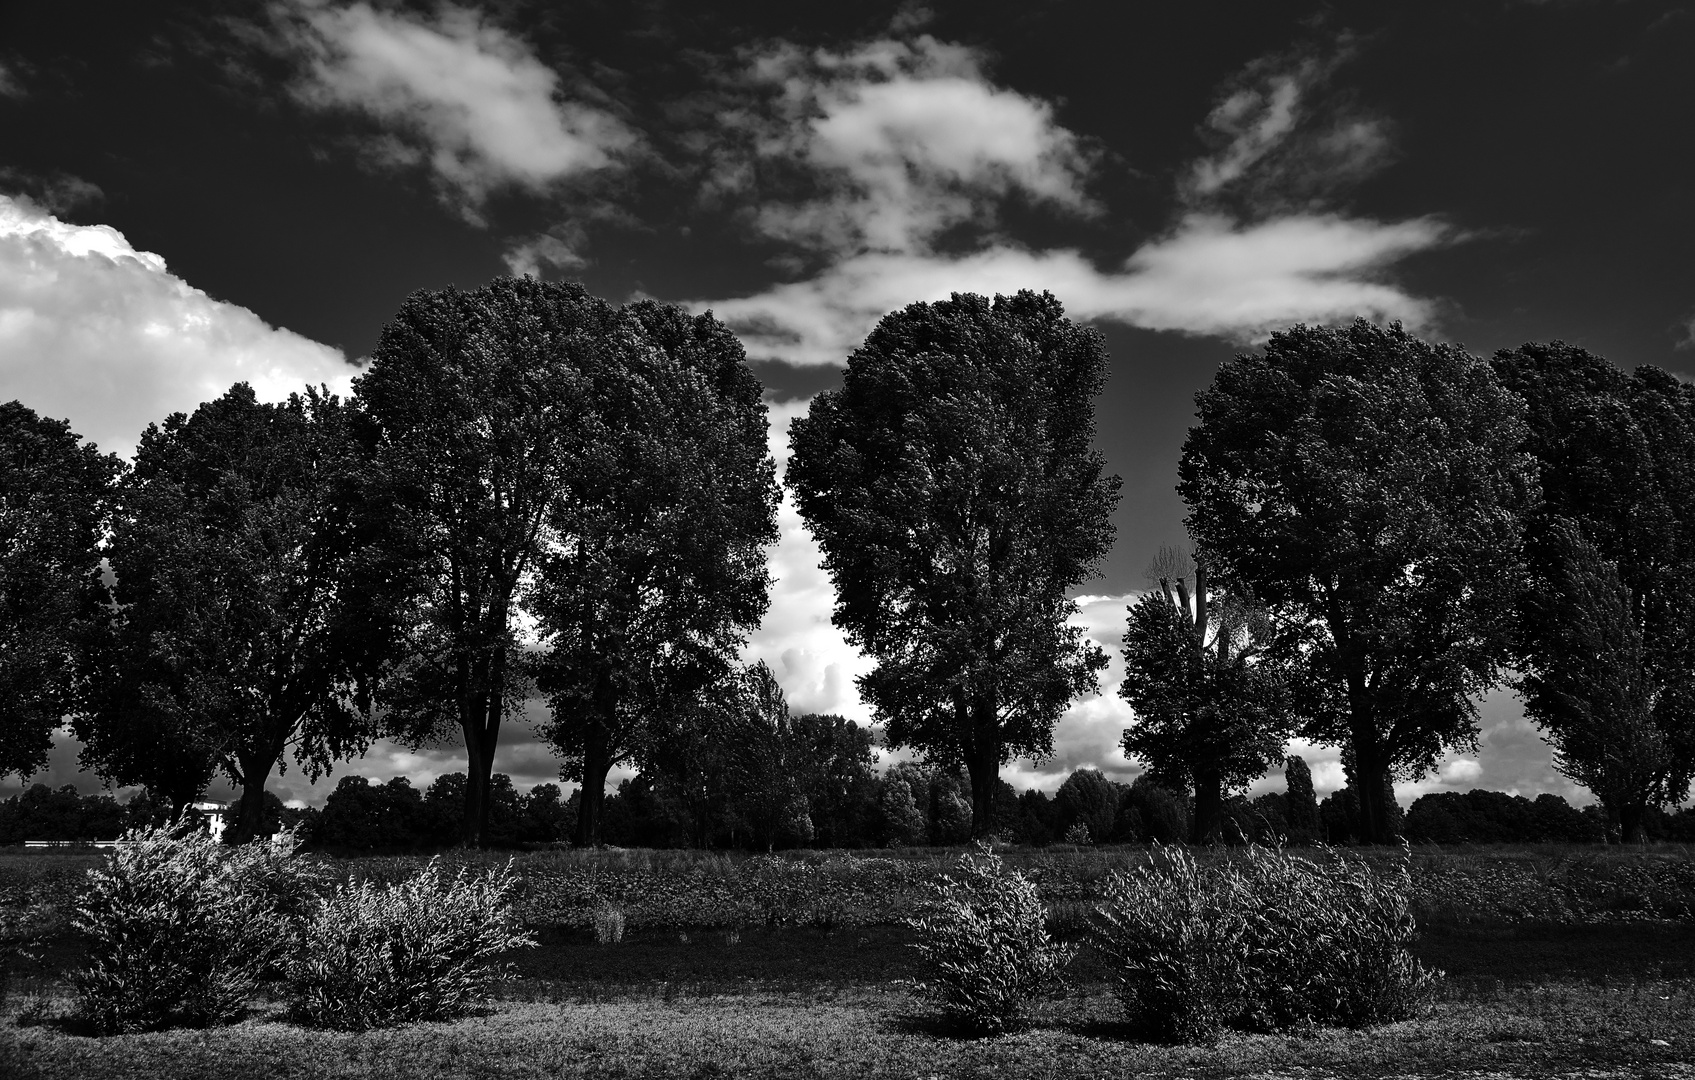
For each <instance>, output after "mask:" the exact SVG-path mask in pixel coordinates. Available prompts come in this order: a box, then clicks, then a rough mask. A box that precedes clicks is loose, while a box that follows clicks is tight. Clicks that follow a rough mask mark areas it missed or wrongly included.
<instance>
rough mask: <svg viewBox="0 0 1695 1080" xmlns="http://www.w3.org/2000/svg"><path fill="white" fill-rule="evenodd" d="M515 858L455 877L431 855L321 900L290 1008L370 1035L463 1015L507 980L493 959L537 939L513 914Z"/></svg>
mask: <svg viewBox="0 0 1695 1080" xmlns="http://www.w3.org/2000/svg"><path fill="white" fill-rule="evenodd" d="M514 884H515V881H514V878H513V875H512V868H511V864H510V863H509V864H507V866H506V867H504V868H502V869H498V870H491V871H489V872H488V873H486V874H481V875H475V876H471V877H467V876H466V874H465V872H464V870H463V869H461V870H460V872H459V873H458V874H456V875H455V876H454V877H453V878H452V879H451V880H449V879H446V878H444V877H443V876H442V873H441V869H440V867H439V866H438V865H437V863H436V861H435V860H433V859H432V860H431V861H430V862H429V863H428V864H427V865H426V866H425V867H424V868H423V869H422V870H420V871H418V873H416V874H414V875H413V876H412V877H411V878H409V879H407V880H405V881H400V882H395V883H392V884H388V885H377V884H374V883H372V882H370V881H361V882H359V883H357V884H353V883H349V884H344V885H342V886H340V887H338V888H337V889H335V890H334V891H333V892H331V893H330V894H329V895H328V896H325V897H323V898H322V899H320V900H319V901H318V904H317V907H316V909H315V910H314V911H313V912H312V913H311V915H310V917H309V918H308V919H307V921H306V925H305V929H304V935H303V942H302V947H301V950H300V954H299V955H298V956H297V957H295V958H294V959H293V960H292V961H291V962H290V964H289V965H288V981H289V997H290V1011H291V1013H292V1014H293V1016H294V1017H295V1018H296V1019H298V1020H301V1021H303V1022H305V1023H307V1024H311V1025H313V1026H316V1027H325V1028H333V1029H336V1030H341V1031H365V1030H368V1029H370V1028H377V1027H390V1026H393V1025H397V1024H404V1023H410V1022H412V1021H416V1020H440V1019H446V1018H449V1017H452V1016H456V1015H458V1014H460V1013H462V1012H463V1011H464V1010H465V1009H466V1008H468V1007H469V1005H470V1004H471V1003H472V1002H473V1001H475V1000H476V999H477V998H479V997H481V996H482V994H483V993H484V992H485V991H486V990H487V988H488V986H489V984H490V983H491V982H493V981H495V980H496V979H499V978H501V977H502V976H503V972H501V971H500V970H499V969H496V968H493V967H492V966H491V965H490V964H489V961H490V960H491V959H492V958H493V957H494V956H496V955H497V954H499V953H501V952H504V951H506V950H507V949H511V948H515V947H518V946H521V945H534V944H535V941H534V939H532V938H530V937H529V936H528V935H526V934H524V933H522V932H520V931H518V930H517V929H516V927H515V925H514V922H513V918H512V905H511V893H512V889H513V886H514Z"/></svg>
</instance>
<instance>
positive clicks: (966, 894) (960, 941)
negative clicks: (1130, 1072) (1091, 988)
mask: <svg viewBox="0 0 1695 1080" xmlns="http://www.w3.org/2000/svg"><path fill="white" fill-rule="evenodd" d="M911 925H912V928H913V929H914V930H916V931H917V933H918V942H917V945H916V947H917V949H918V952H919V954H920V955H922V956H923V957H924V960H925V962H926V963H927V964H928V965H929V968H930V977H929V982H928V986H929V990H930V992H931V994H932V995H933V996H934V997H936V998H937V999H939V1001H940V1003H941V1006H942V1012H943V1013H944V1015H946V1016H947V1017H948V1019H950V1020H952V1021H953V1022H955V1023H956V1024H958V1025H960V1026H961V1027H963V1028H965V1029H966V1030H968V1031H972V1032H975V1033H978V1034H983V1035H999V1034H1001V1033H1002V1032H1006V1031H1012V1030H1016V1029H1017V1028H1018V1027H1019V1026H1020V1025H1022V1023H1023V1022H1024V1019H1025V1017H1026V1015H1027V1012H1028V1009H1029V1007H1030V1004H1031V1003H1032V1002H1033V1001H1034V1000H1035V999H1036V998H1038V997H1039V996H1041V995H1042V994H1043V993H1045V992H1047V991H1048V990H1051V989H1053V988H1054V986H1055V984H1056V983H1057V982H1058V979H1059V973H1060V971H1061V969H1063V968H1064V967H1065V965H1066V964H1067V963H1068V962H1070V960H1071V957H1072V955H1073V954H1074V952H1075V949H1074V948H1072V947H1069V946H1065V945H1059V944H1056V943H1055V942H1054V941H1052V940H1051V939H1050V938H1049V937H1048V930H1047V924H1046V916H1045V913H1044V911H1043V910H1042V901H1041V897H1040V896H1038V895H1037V892H1036V887H1035V886H1034V885H1032V884H1031V883H1030V882H1029V880H1028V879H1026V878H1025V877H1024V875H1022V874H1020V873H1018V872H1017V871H1016V870H1009V869H1008V868H1007V867H1006V865H1005V864H1004V863H1003V862H1002V861H1001V860H1000V859H999V858H997V857H996V856H995V855H994V854H993V852H991V851H990V850H989V849H988V847H987V845H984V846H983V847H982V848H981V849H980V850H979V851H977V852H975V853H973V852H966V853H965V854H963V855H961V856H960V857H959V862H958V863H957V864H956V865H955V866H954V869H953V871H952V872H951V873H948V874H944V875H942V877H941V878H940V879H939V880H938V881H937V882H936V883H935V885H934V892H933V893H932V895H931V896H930V897H929V898H928V900H927V902H926V903H925V905H924V908H923V910H922V912H921V913H920V914H919V915H918V916H917V917H915V918H914V919H913V920H912V923H911Z"/></svg>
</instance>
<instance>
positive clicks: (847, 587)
mask: <svg viewBox="0 0 1695 1080" xmlns="http://www.w3.org/2000/svg"><path fill="white" fill-rule="evenodd" d="M1105 370H1106V348H1105V345H1104V343H1103V341H1102V339H1101V337H1100V334H1099V332H1098V331H1095V330H1090V329H1084V328H1082V327H1078V326H1075V325H1074V324H1072V323H1071V322H1070V321H1069V320H1067V319H1066V318H1065V317H1064V312H1063V309H1062V307H1061V306H1060V303H1059V301H1057V300H1055V299H1054V298H1053V296H1052V295H1049V294H1046V293H1044V294H1041V295H1037V294H1035V293H1032V292H1027V291H1026V292H1020V293H1018V294H1016V295H1014V296H999V297H996V298H995V299H994V300H993V301H990V300H988V299H987V298H985V297H981V296H974V295H970V294H958V293H956V294H954V296H953V298H952V299H950V300H946V301H941V302H938V303H934V304H913V305H911V306H910V307H907V308H905V309H904V310H901V311H897V312H894V313H892V314H890V315H887V316H885V317H884V319H883V320H882V321H881V322H880V323H878V325H877V327H876V329H874V330H873V331H872V332H871V334H870V336H869V337H867V338H866V339H865V342H864V344H862V345H861V346H860V347H859V348H857V349H855V350H854V352H853V353H852V355H851V356H849V358H848V364H847V370H846V373H845V374H844V376H843V382H842V387H841V389H839V390H829V391H825V392H824V393H822V394H819V395H818V396H817V397H816V398H814V399H813V402H812V405H811V408H810V411H809V412H808V414H807V415H806V416H804V417H800V418H797V419H796V420H795V421H794V423H793V424H792V426H791V427H790V441H791V444H792V447H793V457H792V458H791V460H790V462H789V467H788V475H787V483H788V485H789V487H790V489H791V490H793V492H794V493H795V497H796V501H797V502H798V503H799V507H800V512H801V516H802V518H803V519H804V520H805V521H806V525H807V528H808V529H809V530H810V531H811V533H812V535H813V536H814V537H815V538H816V539H817V541H818V545H819V547H820V548H821V549H822V551H823V554H824V568H825V569H826V570H827V571H828V572H829V574H830V578H831V581H832V582H833V583H834V585H835V589H836V607H835V615H834V622H835V624H836V625H837V626H839V627H840V628H841V629H842V631H843V632H844V634H846V636H847V639H848V640H849V641H850V642H852V643H853V644H854V645H856V646H858V647H859V648H860V649H862V650H863V651H865V652H866V653H867V654H869V655H870V656H871V657H873V658H874V659H875V661H876V667H875V668H874V669H873V670H872V671H871V672H870V673H869V674H867V675H865V676H863V677H862V678H861V679H860V680H859V689H860V693H861V695H862V696H863V697H864V698H865V700H866V701H868V702H869V703H870V704H871V705H872V707H873V708H874V709H875V711H876V715H877V718H878V719H879V720H880V721H881V722H882V723H884V724H885V725H886V728H887V733H888V741H889V745H891V746H895V747H901V746H910V747H913V748H915V749H917V750H919V751H920V752H921V753H923V754H924V755H926V756H927V757H928V758H929V759H930V760H932V761H934V762H936V763H938V764H943V765H963V766H964V767H965V769H966V772H967V774H968V776H969V777H970V780H971V808H972V832H973V833H974V834H975V835H977V836H986V835H988V834H989V832H990V831H991V828H992V822H991V819H992V815H993V805H992V804H993V801H994V793H995V790H996V781H997V780H998V778H999V775H1000V768H1001V766H1002V765H1004V764H1005V763H1006V762H1007V761H1009V760H1011V759H1012V758H1013V757H1016V756H1019V755H1033V756H1037V757H1040V756H1042V755H1044V754H1046V753H1048V752H1049V751H1050V750H1051V749H1052V746H1053V726H1054V724H1055V722H1056V721H1057V720H1058V719H1059V715H1060V714H1061V713H1062V712H1063V711H1064V710H1065V708H1066V707H1067V706H1068V705H1069V704H1070V703H1071V701H1072V699H1074V698H1075V697H1076V696H1077V695H1079V694H1081V693H1084V692H1086V691H1088V690H1090V689H1092V688H1093V687H1094V686H1095V685H1096V677H1097V673H1098V672H1099V670H1100V669H1101V668H1102V667H1104V666H1105V665H1106V656H1105V654H1104V653H1103V652H1102V651H1101V649H1100V648H1099V646H1097V645H1094V644H1093V643H1092V642H1090V641H1088V639H1087V638H1086V637H1085V635H1084V634H1083V631H1082V629H1081V628H1079V627H1076V626H1073V625H1070V624H1069V623H1068V622H1067V616H1069V615H1070V614H1072V613H1073V612H1075V611H1076V610H1077V606H1076V604H1075V602H1074V601H1073V600H1071V599H1070V598H1069V596H1068V591H1069V590H1070V589H1072V588H1073V587H1074V586H1076V585H1077V584H1079V583H1080V582H1082V581H1084V580H1085V579H1087V578H1088V577H1089V576H1090V575H1091V574H1093V573H1094V572H1095V568H1096V567H1097V566H1098V564H1099V563H1100V561H1101V560H1102V558H1104V557H1105V555H1106V553H1107V550H1108V548H1109V547H1110V546H1111V542H1112V523H1111V514H1112V510H1113V508H1114V506H1115V505H1116V504H1117V502H1118V488H1119V481H1118V479H1117V478H1116V477H1109V476H1105V475H1103V473H1104V466H1103V461H1102V458H1101V455H1100V453H1099V452H1098V451H1096V450H1094V449H1093V448H1092V446H1091V438H1092V436H1093V434H1094V398H1095V395H1096V394H1097V393H1098V392H1099V391H1100V388H1101V384H1102V381H1103V379H1104V378H1105Z"/></svg>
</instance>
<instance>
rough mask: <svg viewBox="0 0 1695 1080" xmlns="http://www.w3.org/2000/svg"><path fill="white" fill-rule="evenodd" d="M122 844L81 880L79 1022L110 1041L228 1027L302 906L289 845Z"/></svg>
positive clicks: (175, 834) (286, 840)
mask: <svg viewBox="0 0 1695 1080" xmlns="http://www.w3.org/2000/svg"><path fill="white" fill-rule="evenodd" d="M125 839H126V840H128V841H129V843H127V844H125V845H123V846H121V847H118V848H116V849H115V850H114V851H113V852H112V854H111V855H110V856H108V857H107V859H106V862H105V864H104V865H103V866H102V867H99V868H97V869H94V870H91V871H90V872H89V874H88V887H87V889H86V891H85V892H84V893H83V894H82V896H81V898H80V899H79V901H78V903H77V906H76V915H75V917H74V919H73V920H72V924H73V925H74V926H75V927H76V929H77V930H79V931H80V932H81V933H82V935H83V936H84V937H85V938H86V939H87V942H88V960H87V963H86V964H85V966H84V967H83V968H82V969H81V970H80V971H78V972H77V973H76V974H75V975H74V976H73V981H74V983H75V986H76V990H77V995H78V1012H79V1014H80V1015H81V1016H82V1018H83V1019H84V1020H86V1021H87V1022H88V1023H89V1024H90V1025H91V1026H92V1027H93V1028H94V1029H95V1030H97V1031H100V1032H108V1033H110V1032H130V1031H157V1030H160V1029H162V1028H168V1027H184V1026H186V1027H201V1026H205V1025H207V1024H214V1023H228V1022H230V1021H233V1020H234V1019H236V1018H237V1017H238V1016H239V1015H240V1013H241V1011H242V1009H243V1008H244V1007H245V1005H246V1003H247V998H248V995H249V994H251V993H252V991H253V989H254V987H255V986H256V985H257V983H258V981H259V978H260V976H261V975H262V974H263V973H264V972H265V970H266V969H267V968H268V967H270V966H271V965H272V964H273V963H274V962H275V961H276V960H277V958H278V957H279V956H280V955H281V954H282V953H283V951H284V950H285V949H286V948H287V947H288V945H289V943H290V940H291V937H292V933H291V931H292V922H291V916H292V915H293V914H294V913H295V912H298V911H299V910H301V909H302V908H303V907H304V905H305V902H306V898H307V897H308V896H309V895H310V891H311V888H312V885H313V879H312V876H311V874H310V873H309V872H308V871H307V869H306V868H305V867H304V866H303V865H302V864H301V863H300V862H299V861H298V860H296V859H295V858H294V857H293V856H294V851H295V847H296V844H295V840H294V837H293V835H292V834H287V833H285V834H283V835H282V836H281V837H280V838H279V840H278V841H277V842H275V843H259V844H246V845H243V846H241V847H225V846H224V845H222V844H220V843H218V841H217V840H215V839H213V838H212V837H211V836H210V835H208V834H207V833H205V832H203V831H201V830H198V829H191V828H177V829H168V828H152V829H142V830H137V831H134V832H131V833H129V834H127V835H126V837H125Z"/></svg>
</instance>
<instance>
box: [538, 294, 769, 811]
mask: <svg viewBox="0 0 1695 1080" xmlns="http://www.w3.org/2000/svg"><path fill="white" fill-rule="evenodd" d="M582 370H583V379H584V396H585V399H586V402H585V405H584V416H585V420H584V425H585V429H586V430H585V433H584V434H583V435H582V437H581V438H580V440H579V443H578V445H577V448H576V450H575V452H576V453H577V455H578V457H577V460H576V461H575V462H574V463H573V467H572V468H571V469H570V470H569V471H568V472H567V473H566V474H564V475H562V477H561V478H560V482H559V484H558V486H557V488H556V490H555V492H554V494H553V497H552V500H551V502H550V504H549V507H548V509H547V511H546V514H545V516H544V519H543V524H544V535H543V545H544V550H543V552H542V555H541V558H540V561H539V563H538V568H539V571H540V572H539V574H538V576H537V580H536V584H535V587H534V588H533V589H532V590H530V591H529V592H528V593H527V594H526V601H527V606H528V608H529V610H531V611H532V612H533V613H534V615H535V616H536V618H537V620H538V622H539V626H540V633H541V638H542V646H543V652H542V653H541V654H540V655H539V656H538V658H537V660H536V662H535V665H534V670H535V671H536V673H537V677H538V685H539V686H540V687H541V689H542V690H543V691H544V692H545V693H546V695H547V697H548V701H549V705H550V707H551V718H550V720H549V721H548V722H547V723H546V724H545V725H544V727H543V734H544V735H545V737H546V738H548V740H549V741H550V742H552V743H553V745H554V746H555V748H556V749H557V750H559V752H560V753H561V754H562V756H563V757H564V759H565V763H566V764H565V775H566V776H568V777H569V778H571V779H574V780H578V781H580V782H581V783H582V789H583V792H584V797H583V798H582V800H581V802H580V806H579V814H580V819H579V826H578V834H577V839H578V842H579V843H583V844H590V843H594V842H596V841H597V839H598V833H599V817H600V812H601V805H602V802H603V801H604V793H605V784H606V777H607V774H608V771H609V770H610V769H611V767H612V766H614V765H616V764H619V763H621V762H625V761H631V760H637V759H639V758H640V757H641V756H643V755H644V754H645V753H646V752H647V751H648V750H649V749H650V748H651V747H652V746H653V744H654V743H655V742H656V741H663V740H664V739H666V738H667V737H668V735H667V732H666V731H664V730H660V729H661V728H663V727H665V726H666V725H667V724H668V723H669V722H670V719H671V718H675V717H676V716H678V715H679V714H680V713H683V712H687V711H688V710H689V709H690V707H691V706H690V704H689V702H688V699H689V698H690V697H692V696H698V695H700V694H703V693H707V692H708V691H709V690H710V688H711V687H713V686H714V685H717V684H720V683H722V682H723V681H724V680H725V679H726V678H727V677H728V675H729V674H730V672H731V670H732V668H733V666H734V663H735V658H736V653H737V651H738V650H739V648H740V646H741V645H742V643H743V642H744V641H745V640H746V635H747V632H748V631H749V630H751V629H752V628H754V627H756V626H757V625H758V624H759V621H760V619H761V618H762V617H763V616H764V614H765V610H766V605H767V603H768V593H769V587H770V579H769V577H768V575H767V573H766V568H765V549H766V548H767V547H768V546H769V545H770V544H771V543H773V542H775V540H776V539H777V521H776V510H777V502H778V498H779V492H778V489H777V485H776V481H775V471H776V470H775V465H774V464H773V463H772V460H771V457H770V455H769V453H768V452H767V449H766V412H765V404H764V402H763V401H762V400H761V397H760V394H761V387H760V384H759V381H758V380H757V379H756V378H755V377H754V375H753V373H752V371H751V370H750V369H749V368H748V366H747V359H746V355H745V354H744V352H743V350H742V346H741V344H740V342H739V341H737V340H736V338H735V335H733V334H731V333H730V331H729V330H728V329H727V328H726V327H725V326H724V324H723V323H721V322H719V321H718V320H717V319H715V318H713V317H712V316H711V315H710V314H706V315H699V316H691V315H689V314H687V313H686V312H684V311H683V310H682V309H680V308H677V307H667V306H662V305H659V304H655V303H652V302H648V301H643V302H640V303H636V304H632V305H630V306H629V307H627V308H624V309H622V310H621V311H619V312H618V313H617V316H616V320H615V329H614V330H612V331H611V332H609V333H608V335H607V341H606V342H605V343H604V347H603V348H601V349H600V350H598V351H597V352H596V353H594V361H593V363H592V364H585V365H584V366H583V369H582ZM656 725H657V727H656Z"/></svg>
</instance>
